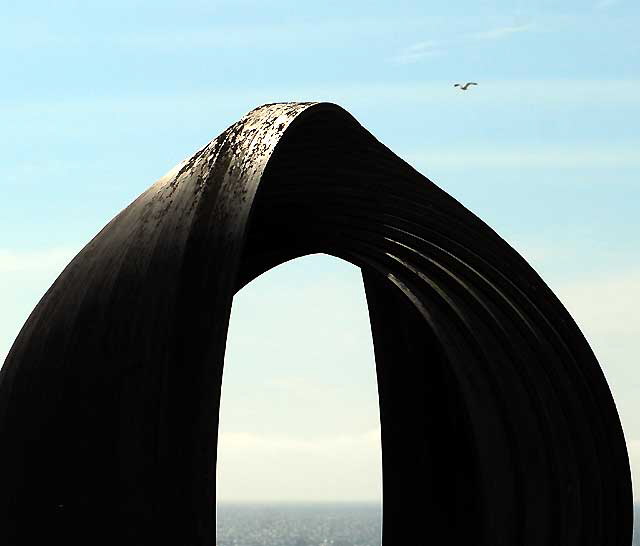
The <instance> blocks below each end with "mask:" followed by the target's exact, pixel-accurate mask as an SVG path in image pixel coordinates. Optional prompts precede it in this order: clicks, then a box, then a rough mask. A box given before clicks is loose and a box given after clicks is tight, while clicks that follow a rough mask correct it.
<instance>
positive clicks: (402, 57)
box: [393, 40, 443, 64]
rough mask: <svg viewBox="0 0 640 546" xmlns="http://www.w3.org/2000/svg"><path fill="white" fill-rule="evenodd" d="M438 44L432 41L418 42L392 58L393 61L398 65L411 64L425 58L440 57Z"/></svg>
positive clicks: (440, 51) (440, 52)
mask: <svg viewBox="0 0 640 546" xmlns="http://www.w3.org/2000/svg"><path fill="white" fill-rule="evenodd" d="M442 53H443V52H442V50H441V49H439V47H438V43H437V42H434V41H432V40H431V41H427V42H418V43H416V44H413V45H411V46H409V47H406V48H405V49H403V50H402V51H401V52H400V53H399V54H398V55H397V56H395V57H393V61H395V62H396V63H399V64H411V63H415V62H418V61H421V60H422V59H425V58H427V57H437V56H439V55H442Z"/></svg>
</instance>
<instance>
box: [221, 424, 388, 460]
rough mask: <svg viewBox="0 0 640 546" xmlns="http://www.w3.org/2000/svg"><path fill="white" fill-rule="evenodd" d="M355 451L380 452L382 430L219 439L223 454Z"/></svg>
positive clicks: (335, 453)
mask: <svg viewBox="0 0 640 546" xmlns="http://www.w3.org/2000/svg"><path fill="white" fill-rule="evenodd" d="M354 449H358V450H366V451H369V450H371V451H373V452H374V453H375V451H378V450H379V449H380V428H375V429H371V430H368V431H365V432H362V433H360V434H339V435H331V436H324V437H315V438H300V437H294V436H288V435H281V436H275V435H266V434H254V433H248V432H222V433H221V434H220V436H219V438H218V450H219V451H236V450H242V451H245V450H246V451H250V452H265V451H266V452H271V453H278V452H287V453H317V454H327V455H331V456H332V457H334V456H338V454H339V453H340V452H344V451H353V450H354Z"/></svg>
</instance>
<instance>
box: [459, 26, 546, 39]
mask: <svg viewBox="0 0 640 546" xmlns="http://www.w3.org/2000/svg"><path fill="white" fill-rule="evenodd" d="M534 29H535V26H534V25H533V24H532V23H529V24H526V25H516V26H508V27H500V28H494V29H492V30H487V31H484V32H477V33H475V34H472V35H471V37H472V38H475V39H477V40H500V39H502V38H506V37H507V36H512V35H513V34H521V33H523V32H531V31H532V30H534Z"/></svg>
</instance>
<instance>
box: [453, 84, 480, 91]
mask: <svg viewBox="0 0 640 546" xmlns="http://www.w3.org/2000/svg"><path fill="white" fill-rule="evenodd" d="M470 85H478V84H477V83H476V82H467V83H456V84H454V85H453V87H459V88H460V89H462V90H463V91H466V90H467V89H469V86H470Z"/></svg>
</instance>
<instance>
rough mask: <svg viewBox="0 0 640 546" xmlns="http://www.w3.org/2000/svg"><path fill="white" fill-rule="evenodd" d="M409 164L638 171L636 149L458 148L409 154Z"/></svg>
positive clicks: (436, 166)
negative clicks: (633, 169)
mask: <svg viewBox="0 0 640 546" xmlns="http://www.w3.org/2000/svg"><path fill="white" fill-rule="evenodd" d="M406 159H407V160H408V161H409V162H410V163H412V164H414V165H416V166H418V167H420V168H424V169H433V168H464V169H469V168H474V169H525V168H526V169H546V168H554V169H585V168H639V167H640V156H639V155H638V148H637V147H636V146H635V145H634V146H626V147H624V148H620V147H619V148H605V147H602V146H588V147H584V148H575V147H572V148H567V147H561V146H556V147H553V148H551V147H550V148H535V147H530V148H523V149H515V148H509V147H504V146H498V147H492V148H485V147H482V146H478V147H477V148H475V149H469V148H464V149H463V148H458V149H442V150H433V149H432V150H428V151H424V152H417V153H413V154H408V155H407V158H406Z"/></svg>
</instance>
